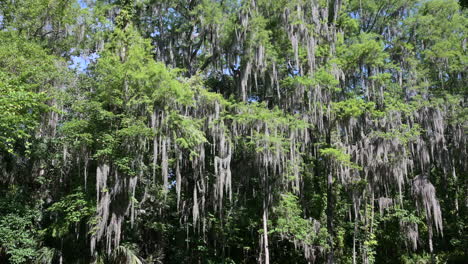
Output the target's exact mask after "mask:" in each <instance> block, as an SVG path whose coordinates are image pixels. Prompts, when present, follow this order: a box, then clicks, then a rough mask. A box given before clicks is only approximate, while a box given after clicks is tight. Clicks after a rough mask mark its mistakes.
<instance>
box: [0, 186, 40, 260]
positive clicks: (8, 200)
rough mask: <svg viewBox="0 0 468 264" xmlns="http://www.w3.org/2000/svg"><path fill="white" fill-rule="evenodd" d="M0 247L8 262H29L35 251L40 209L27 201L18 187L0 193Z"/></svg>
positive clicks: (38, 232) (0, 254) (38, 233)
mask: <svg viewBox="0 0 468 264" xmlns="http://www.w3.org/2000/svg"><path fill="white" fill-rule="evenodd" d="M1 195H2V196H1V199H0V212H2V213H1V215H0V248H1V253H0V256H2V255H3V254H4V253H5V254H6V256H7V259H8V261H9V263H14V264H16V263H25V262H30V261H31V260H32V259H33V258H34V257H35V256H36V253H37V246H38V243H39V235H40V231H39V225H38V224H39V221H40V220H41V211H40V210H39V208H36V207H35V206H33V205H30V204H27V203H25V201H28V199H26V197H25V196H24V194H22V193H21V192H20V190H18V189H12V190H9V191H7V192H2V193H1Z"/></svg>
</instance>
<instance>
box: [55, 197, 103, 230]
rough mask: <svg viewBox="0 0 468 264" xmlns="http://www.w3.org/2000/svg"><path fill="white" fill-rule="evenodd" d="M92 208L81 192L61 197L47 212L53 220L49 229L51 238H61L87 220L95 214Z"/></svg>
mask: <svg viewBox="0 0 468 264" xmlns="http://www.w3.org/2000/svg"><path fill="white" fill-rule="evenodd" d="M95 210H96V209H95V208H94V206H92V205H91V203H90V202H89V201H88V200H86V197H85V195H84V193H83V192H81V191H80V190H78V191H77V192H75V193H72V194H69V195H67V196H65V197H63V198H62V199H61V200H60V201H58V202H56V203H54V204H52V206H50V207H49V208H47V211H48V212H50V213H51V214H52V216H53V218H54V219H55V221H54V223H53V224H52V225H51V226H50V227H49V231H50V232H51V235H52V237H63V236H65V235H67V234H68V233H69V232H71V228H72V227H75V226H76V225H77V224H79V223H80V222H81V221H84V220H87V219H88V220H89V218H90V217H91V216H92V215H94V213H95Z"/></svg>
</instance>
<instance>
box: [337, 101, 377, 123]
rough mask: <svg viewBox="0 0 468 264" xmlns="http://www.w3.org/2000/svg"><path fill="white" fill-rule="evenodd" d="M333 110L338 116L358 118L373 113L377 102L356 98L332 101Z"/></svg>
mask: <svg viewBox="0 0 468 264" xmlns="http://www.w3.org/2000/svg"><path fill="white" fill-rule="evenodd" d="M332 110H333V112H334V113H335V114H336V116H337V117H338V118H343V119H346V118H351V117H354V118H358V117H360V116H362V115H363V114H365V113H370V114H372V113H373V112H374V111H375V103H374V102H365V101H364V100H363V99H360V98H354V99H348V100H344V101H339V102H336V103H332Z"/></svg>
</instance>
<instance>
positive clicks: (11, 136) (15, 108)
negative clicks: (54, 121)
mask: <svg viewBox="0 0 468 264" xmlns="http://www.w3.org/2000/svg"><path fill="white" fill-rule="evenodd" d="M46 99H47V97H46V95H45V94H44V93H36V92H34V91H31V89H29V88H28V86H27V85H25V84H21V83H18V82H16V81H14V80H12V79H11V77H10V78H9V77H7V76H6V74H5V73H3V72H1V71H0V112H1V113H2V114H1V115H0V150H3V151H7V152H9V153H14V152H15V145H16V143H17V142H18V143H19V142H21V143H22V144H24V145H23V146H24V147H25V148H26V151H27V152H28V149H29V146H30V143H29V139H30V138H31V136H32V135H31V134H32V133H33V131H34V130H35V128H36V127H37V125H38V124H39V121H40V120H39V119H40V117H41V114H42V113H44V112H46V111H47V110H49V107H48V106H47V105H46V104H45V102H46Z"/></svg>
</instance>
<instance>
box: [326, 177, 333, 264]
mask: <svg viewBox="0 0 468 264" xmlns="http://www.w3.org/2000/svg"><path fill="white" fill-rule="evenodd" d="M334 202H335V201H334V199H333V175H332V172H331V170H329V171H328V179H327V230H328V246H329V247H330V250H329V251H328V257H327V263H328V264H333V263H335V252H334V247H333V234H334V225H333V213H334V212H333V211H334Z"/></svg>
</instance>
